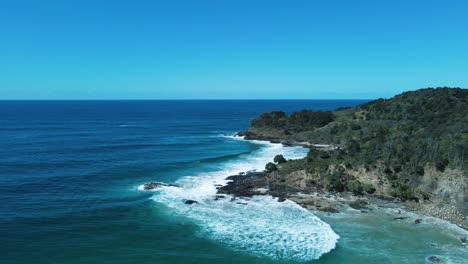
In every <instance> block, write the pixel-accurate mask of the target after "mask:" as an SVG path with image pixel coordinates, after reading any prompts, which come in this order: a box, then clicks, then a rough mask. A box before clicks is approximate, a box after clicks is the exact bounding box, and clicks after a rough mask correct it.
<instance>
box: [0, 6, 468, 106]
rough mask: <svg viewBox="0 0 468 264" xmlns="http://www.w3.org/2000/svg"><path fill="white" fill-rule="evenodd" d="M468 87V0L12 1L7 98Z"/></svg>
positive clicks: (240, 95) (2, 52)
mask: <svg viewBox="0 0 468 264" xmlns="http://www.w3.org/2000/svg"><path fill="white" fill-rule="evenodd" d="M445 85H447V86H460V87H468V1H462V0H460V1H450V0H440V1H430V0H424V1H410V0H406V1H398V0H397V1H395V0H392V1H390V0H389V1H377V0H372V1H371V0H369V1H359V0H353V1H344V0H343V1H336V0H318V1H313V0H309V1H294V0H291V1H286V0H283V1H274V0H269V1H255V0H249V1H244V0H231V1H223V0H213V1H204V0H190V1H189V0H187V1H180V0H166V1H157V0H153V1H150V0H148V1H138V0H132V1H118V0H113V1H99V0H93V1H89V0H76V1H71V0H69V1H66V0H56V1H51V0H29V1H27V0H2V1H1V2H0V99H177V98H184V99H201V98H205V99H217V98H225V99H255V98H264V99H283V98H284V99H293V98H299V99H327V98H328V99H331V98H343V99H347V98H377V97H389V96H392V95H395V94H397V93H400V92H402V91H405V90H414V89H417V88H421V87H428V86H445Z"/></svg>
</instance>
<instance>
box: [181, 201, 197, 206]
mask: <svg viewBox="0 0 468 264" xmlns="http://www.w3.org/2000/svg"><path fill="white" fill-rule="evenodd" d="M184 203H185V204H189V205H190V204H197V203H198V202H197V201H195V200H185V202H184Z"/></svg>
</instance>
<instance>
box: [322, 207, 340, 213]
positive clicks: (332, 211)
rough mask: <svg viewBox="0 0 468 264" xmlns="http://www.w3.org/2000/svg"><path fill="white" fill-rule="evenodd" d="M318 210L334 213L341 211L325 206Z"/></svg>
mask: <svg viewBox="0 0 468 264" xmlns="http://www.w3.org/2000/svg"><path fill="white" fill-rule="evenodd" d="M318 210H319V211H322V212H327V213H333V214H337V213H339V212H340V211H338V210H336V209H335V208H333V207H323V208H318Z"/></svg>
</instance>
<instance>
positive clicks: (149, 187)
mask: <svg viewBox="0 0 468 264" xmlns="http://www.w3.org/2000/svg"><path fill="white" fill-rule="evenodd" d="M162 186H174V187H178V186H177V185H174V184H165V183H162V182H148V183H145V184H143V190H145V191H151V190H155V189H158V188H160V187H162Z"/></svg>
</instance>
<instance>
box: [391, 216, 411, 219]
mask: <svg viewBox="0 0 468 264" xmlns="http://www.w3.org/2000/svg"><path fill="white" fill-rule="evenodd" d="M407 218H408V217H407V216H399V217H395V218H393V220H404V219H407Z"/></svg>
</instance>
